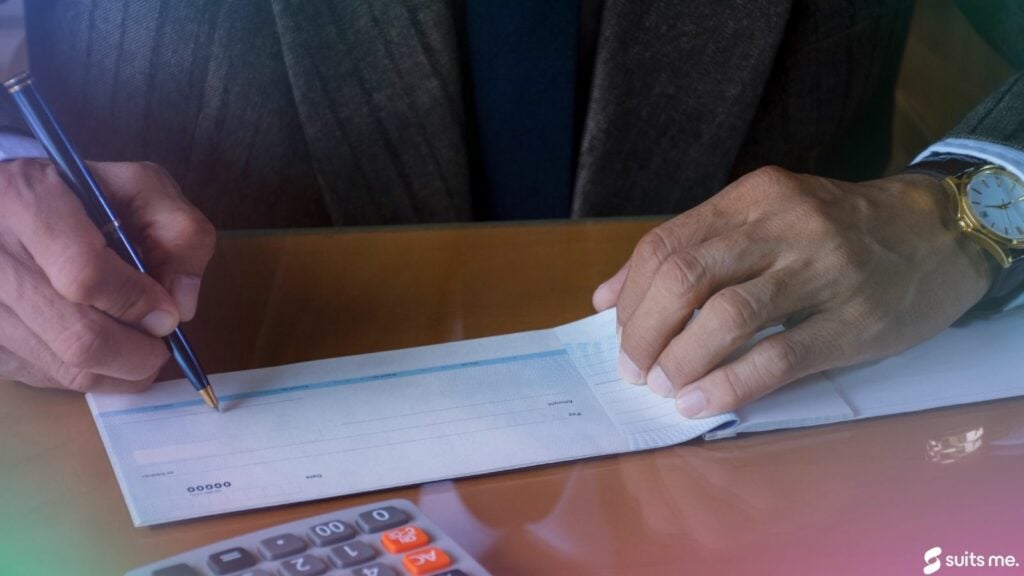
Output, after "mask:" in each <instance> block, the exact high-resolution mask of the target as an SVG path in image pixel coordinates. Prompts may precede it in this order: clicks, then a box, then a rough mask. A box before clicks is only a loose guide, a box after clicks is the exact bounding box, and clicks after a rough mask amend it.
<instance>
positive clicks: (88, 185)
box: [4, 74, 142, 270]
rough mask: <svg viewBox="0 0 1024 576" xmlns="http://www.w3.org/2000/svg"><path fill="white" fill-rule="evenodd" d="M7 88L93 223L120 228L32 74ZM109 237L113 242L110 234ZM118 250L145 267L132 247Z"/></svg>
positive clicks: (19, 77)
mask: <svg viewBox="0 0 1024 576" xmlns="http://www.w3.org/2000/svg"><path fill="white" fill-rule="evenodd" d="M4 85H5V86H6V87H7V90H8V92H10V94H11V98H12V99H13V100H14V102H15V104H17V105H18V108H19V110H20V111H21V114H22V117H23V118H24V119H25V123H26V124H27V125H28V127H29V130H31V131H32V134H33V135H34V136H35V137H36V140H38V141H39V143H40V144H41V145H42V146H43V149H44V150H46V154H47V155H48V156H49V157H50V161H52V162H53V165H54V166H55V167H56V168H57V172H58V173H59V174H60V177H61V179H63V180H64V183H65V184H67V185H68V188H70V189H71V191H72V192H74V194H75V195H76V196H78V199H79V201H80V202H81V203H82V206H83V207H84V208H85V212H86V214H88V215H89V218H90V219H91V220H92V221H93V223H94V224H96V226H97V227H98V228H99V229H100V230H103V231H104V232H105V233H106V232H107V229H108V228H109V227H110V226H111V224H113V225H114V226H115V227H118V226H119V225H120V221H119V220H118V218H117V214H116V213H115V212H114V209H113V208H112V207H111V206H110V203H109V202H108V201H107V199H106V198H105V197H104V196H103V192H102V191H101V190H100V187H99V186H98V185H97V184H96V180H95V178H93V176H92V173H91V172H89V168H88V167H87V166H86V165H85V162H83V161H82V160H81V158H80V157H79V156H78V154H76V153H75V150H74V148H73V147H72V146H71V142H69V141H68V139H67V137H66V136H65V135H64V132H63V131H62V130H61V129H60V126H59V125H58V124H57V122H56V120H54V118H53V114H51V113H50V109H49V108H48V107H47V106H46V103H45V102H44V101H43V99H42V97H40V95H39V93H38V92H36V88H35V86H34V85H33V84H32V78H31V77H30V76H29V75H28V74H23V75H21V76H18V77H16V78H13V79H11V80H10V81H8V82H6V83H5V84H4ZM107 235H108V239H109V236H110V234H107ZM117 236H123V233H119V234H117ZM115 250H118V253H119V254H121V256H122V257H126V256H128V257H127V258H126V260H127V261H128V262H129V263H130V264H133V265H136V264H137V265H138V266H141V265H142V261H141V260H140V259H139V257H138V255H137V254H135V253H134V250H131V248H130V246H129V249H128V252H129V254H130V256H129V254H122V252H121V251H120V249H118V248H115ZM140 270H142V268H140Z"/></svg>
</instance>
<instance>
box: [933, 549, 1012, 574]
mask: <svg viewBox="0 0 1024 576" xmlns="http://www.w3.org/2000/svg"><path fill="white" fill-rule="evenodd" d="M943 566H945V567H946V568H1017V567H1019V566H1020V562H1019V561H1018V560H1017V558H1016V557H1015V556H1013V555H1012V554H1005V555H1003V554H992V555H989V556H985V555H984V554H975V553H974V552H970V551H968V550H964V552H963V554H956V555H954V554H947V555H945V556H943V555H942V548H940V547H938V546H934V547H932V548H929V549H928V550H925V553H924V568H923V569H922V570H921V571H922V572H924V573H925V574H935V573H936V572H938V571H939V569H940V568H942V567H943ZM971 573H972V574H974V573H975V572H973V571H972V572H971Z"/></svg>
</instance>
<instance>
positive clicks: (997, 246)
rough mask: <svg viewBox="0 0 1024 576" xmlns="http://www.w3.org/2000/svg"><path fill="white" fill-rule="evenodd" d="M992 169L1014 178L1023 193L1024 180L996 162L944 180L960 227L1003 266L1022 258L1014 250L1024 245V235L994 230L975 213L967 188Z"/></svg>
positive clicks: (1005, 176) (1006, 266)
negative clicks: (1016, 237)
mask: <svg viewBox="0 0 1024 576" xmlns="http://www.w3.org/2000/svg"><path fill="white" fill-rule="evenodd" d="M993 173H994V174H998V175H999V176H1000V177H1003V178H1008V179H1010V180H1011V181H1013V182H1015V183H1016V184H1017V189H1019V190H1020V191H1021V194H1024V182H1021V180H1020V178H1017V176H1016V175H1014V174H1013V173H1012V172H1009V171H1007V170H1005V169H1003V168H1002V167H1000V166H996V165H994V164H988V165H985V166H981V167H979V168H972V169H970V170H968V171H966V172H964V173H962V174H958V175H956V176H950V177H948V178H946V179H944V180H943V181H942V183H943V184H944V185H945V188H946V191H947V192H948V193H949V195H950V203H951V204H952V205H953V206H954V207H955V210H954V214H955V216H956V223H957V227H958V228H959V229H960V231H961V232H963V233H964V234H965V235H967V237H968V238H970V239H971V240H973V241H974V242H976V243H977V244H978V245H979V246H981V247H982V248H983V249H985V251H986V252H988V253H989V254H991V255H992V256H993V257H994V258H995V259H996V261H997V262H998V263H999V265H1000V266H1002V267H1003V268H1009V266H1010V264H1012V263H1013V261H1014V260H1015V259H1017V258H1019V252H1018V253H1017V254H1014V252H1017V251H1019V250H1022V249H1024V239H1014V238H1008V237H1007V236H1004V235H1003V234H1000V233H998V232H996V231H995V230H992V229H991V228H989V227H988V226H987V225H986V224H985V223H984V222H982V221H981V219H979V218H978V217H977V216H976V215H975V214H974V211H973V210H971V207H970V205H969V202H970V199H969V197H968V189H969V187H970V183H971V181H972V180H974V179H975V178H978V177H980V176H983V175H985V174H993Z"/></svg>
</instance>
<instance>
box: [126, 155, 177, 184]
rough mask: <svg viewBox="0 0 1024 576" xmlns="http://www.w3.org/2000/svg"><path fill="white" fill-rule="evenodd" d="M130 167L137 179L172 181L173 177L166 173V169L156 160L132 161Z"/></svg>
mask: <svg viewBox="0 0 1024 576" xmlns="http://www.w3.org/2000/svg"><path fill="white" fill-rule="evenodd" d="M132 168H133V169H134V171H135V175H136V176H137V177H138V178H139V179H142V180H149V181H157V182H174V179H173V178H171V176H170V174H168V173H167V170H165V169H164V167H163V166H161V165H159V164H157V163H156V162H150V161H148V160H144V161H142V162H134V163H132Z"/></svg>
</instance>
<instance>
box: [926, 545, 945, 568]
mask: <svg viewBox="0 0 1024 576" xmlns="http://www.w3.org/2000/svg"><path fill="white" fill-rule="evenodd" d="M941 555H942V548H939V547H938V546H936V547H934V548H929V549H928V550H927V551H925V553H924V573H925V574H935V573H936V572H938V571H939V568H942V560H940V559H939V556H941Z"/></svg>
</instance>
